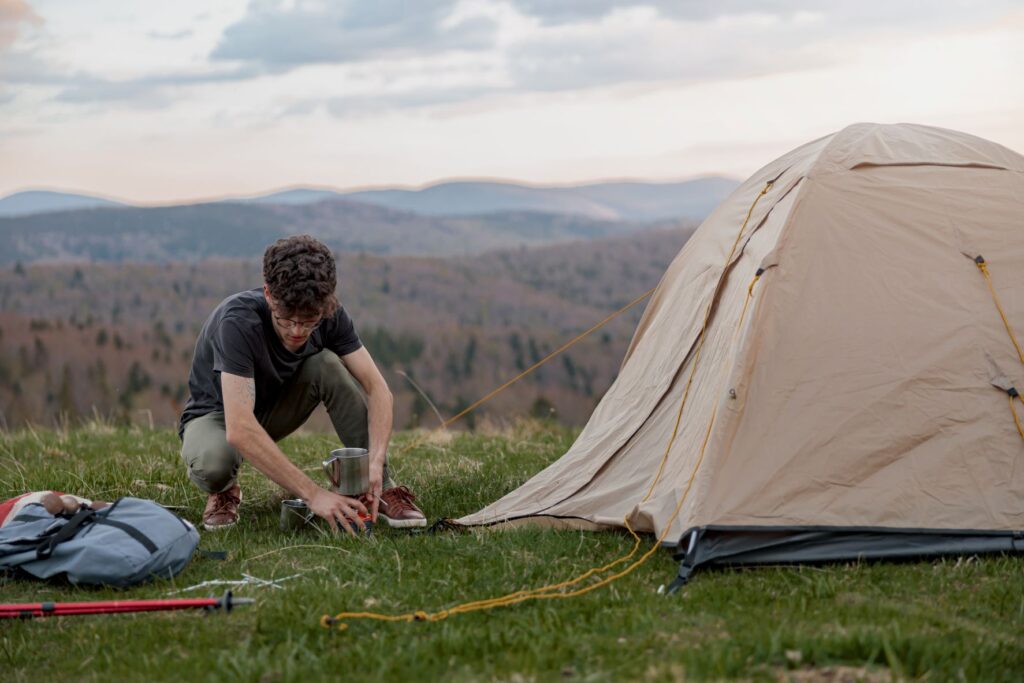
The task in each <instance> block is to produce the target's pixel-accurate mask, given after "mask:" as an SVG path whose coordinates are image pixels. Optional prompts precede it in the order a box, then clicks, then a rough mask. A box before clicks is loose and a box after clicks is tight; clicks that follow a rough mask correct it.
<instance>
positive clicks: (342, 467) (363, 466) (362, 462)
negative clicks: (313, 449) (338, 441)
mask: <svg viewBox="0 0 1024 683" xmlns="http://www.w3.org/2000/svg"><path fill="white" fill-rule="evenodd" d="M323 466H324V474H326V475H327V479H328V481H330V482H331V487H332V488H333V489H334V490H335V491H337V492H338V493H340V494H341V495H343V496H359V495H362V494H364V493H366V492H367V491H368V490H369V489H370V452H369V451H367V450H366V449H365V448H336V449H334V450H333V451H331V457H329V458H327V460H324V462H323Z"/></svg>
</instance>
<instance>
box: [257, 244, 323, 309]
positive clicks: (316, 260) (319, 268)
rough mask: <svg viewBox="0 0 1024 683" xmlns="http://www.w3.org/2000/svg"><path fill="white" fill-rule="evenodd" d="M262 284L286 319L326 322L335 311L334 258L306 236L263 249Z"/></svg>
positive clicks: (321, 245) (320, 245)
mask: <svg viewBox="0 0 1024 683" xmlns="http://www.w3.org/2000/svg"><path fill="white" fill-rule="evenodd" d="M263 281H264V282H265V283H266V284H267V287H268V288H269V289H270V296H272V297H273V298H274V300H275V302H277V303H278V304H279V305H280V306H281V308H282V310H283V312H284V313H285V314H286V315H308V316H317V315H320V316H323V317H325V318H326V317H328V316H331V315H333V314H334V312H335V311H337V310H338V298H337V297H336V296H335V295H334V289H335V287H336V286H337V284H338V277H337V271H336V269H335V265H334V255H333V254H331V250H330V249H328V248H327V245H325V244H324V243H323V242H321V241H320V240H318V239H315V238H313V237H311V236H309V235H292V236H291V237H285V238H284V239H279V240H278V241H276V242H274V243H273V244H271V245H270V246H269V247H267V250H266V251H265V252H263Z"/></svg>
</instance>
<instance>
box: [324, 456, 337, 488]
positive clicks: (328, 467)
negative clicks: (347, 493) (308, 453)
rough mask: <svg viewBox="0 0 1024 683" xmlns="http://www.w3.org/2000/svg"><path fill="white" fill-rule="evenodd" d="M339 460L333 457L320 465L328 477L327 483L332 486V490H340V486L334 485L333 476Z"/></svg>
mask: <svg viewBox="0 0 1024 683" xmlns="http://www.w3.org/2000/svg"><path fill="white" fill-rule="evenodd" d="M337 460H338V456H336V455H332V456H331V457H329V458H327V460H324V461H323V462H322V463H320V465H321V467H323V469H324V474H325V475H326V476H327V482H328V483H329V484H330V485H331V488H333V489H337V488H338V485H337V484H335V483H334V476H333V470H334V467H333V465H334V463H335V462H336V461H337Z"/></svg>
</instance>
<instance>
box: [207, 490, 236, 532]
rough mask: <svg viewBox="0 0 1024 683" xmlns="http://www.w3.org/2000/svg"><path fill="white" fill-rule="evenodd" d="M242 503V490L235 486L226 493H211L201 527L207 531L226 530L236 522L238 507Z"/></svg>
mask: <svg viewBox="0 0 1024 683" xmlns="http://www.w3.org/2000/svg"><path fill="white" fill-rule="evenodd" d="M241 503H242V489H241V488H239V486H238V484H235V485H234V486H232V487H231V488H229V489H228V490H227V491H221V492H220V493H211V494H210V497H209V498H207V499H206V509H205V510H203V527H204V528H205V529H207V530H208V531H216V530H217V529H226V528H227V527H229V526H234V524H235V522H237V521H238V506H239V505H240V504H241Z"/></svg>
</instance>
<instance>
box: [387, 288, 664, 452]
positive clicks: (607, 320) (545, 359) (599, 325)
mask: <svg viewBox="0 0 1024 683" xmlns="http://www.w3.org/2000/svg"><path fill="white" fill-rule="evenodd" d="M655 289H657V287H652V288H651V289H648V290H647V291H646V292H644V293H643V294H641V295H640V296H638V297H637V298H635V299H633V300H632V301H630V302H629V303H628V304H626V305H625V306H623V307H622V308H620V309H619V310H617V311H615V312H614V313H612V314H611V315H609V316H608V317H607V318H605V319H604V320H602V321H601V322H599V323H597V324H596V325H594V326H592V327H590V328H589V329H587V330H586V331H584V332H581V333H579V334H578V335H576V336H575V337H573V338H572V339H570V340H569V341H567V342H566V343H564V344H562V345H561V346H559V347H558V348H557V349H555V350H554V351H552V352H551V353H549V354H548V355H546V356H544V357H543V358H541V359H540V360H539V361H537V362H536V363H534V364H533V365H531V366H530V367H528V368H526V369H525V370H523V371H522V372H520V373H519V374H518V375H516V376H515V377H513V378H512V379H510V380H509V381H507V382H505V383H504V384H502V385H501V386H500V387H498V388H497V389H495V390H493V391H492V392H491V393H489V394H487V395H486V396H484V397H483V398H481V399H479V400H477V401H476V402H474V403H473V404H471V405H470V406H468V407H467V408H465V409H464V410H463V411H462V412H460V413H458V414H457V415H453V416H452V417H450V418H448V419H447V420H445V421H444V422H442V423H441V424H440V425H438V426H437V427H434V428H433V429H432V430H430V431H429V432H427V433H426V434H425V435H423V436H421V437H420V438H418V439H415V440H414V441H413V442H412V443H411V444H409V445H407V446H405V447H403V448H400V449H398V450H397V451H396V454H401V453H405V452H406V451H411V450H412V449H414V448H416V447H417V446H420V445H422V444H423V442H424V441H426V440H427V439H429V438H430V436H431V435H432V434H433V433H434V432H437V431H439V430H441V429H444V428H446V427H448V426H449V425H451V424H452V423H453V422H455V421H456V420H459V419H460V418H462V417H464V416H465V415H466V414H467V413H469V412H470V411H473V410H475V409H476V408H479V407H480V406H481V405H483V404H484V403H486V402H487V401H490V400H491V399H492V398H494V397H495V396H497V395H498V394H500V393H501V392H503V391H504V390H505V389H508V388H509V387H510V386H512V385H513V384H515V383H516V382H518V381H519V380H521V379H522V378H523V377H526V376H527V375H529V374H530V373H531V372H533V371H534V370H536V369H537V368H539V367H540V366H542V365H544V364H545V363H547V362H548V361H549V360H551V359H552V358H554V357H555V356H557V355H558V354H560V353H562V352H564V351H566V350H568V349H569V348H570V347H571V346H573V345H575V344H576V343H577V342H579V341H581V340H582V339H583V338H584V337H586V336H587V335H589V334H591V333H593V332H595V331H596V330H599V329H601V328H602V327H604V326H605V325H607V324H608V323H610V322H611V321H612V320H614V319H615V318H617V317H619V316H620V315H622V314H623V313H625V312H626V311H628V310H629V309H631V308H633V307H634V306H636V305H637V304H638V303H640V302H641V301H643V300H644V299H646V298H647V297H649V296H650V295H651V294H653V293H654V290H655Z"/></svg>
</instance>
